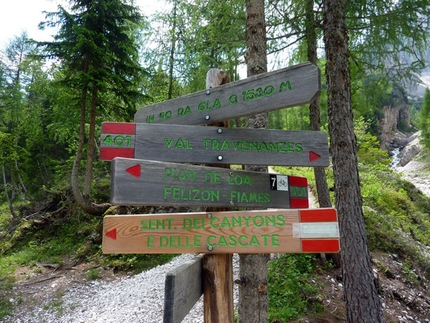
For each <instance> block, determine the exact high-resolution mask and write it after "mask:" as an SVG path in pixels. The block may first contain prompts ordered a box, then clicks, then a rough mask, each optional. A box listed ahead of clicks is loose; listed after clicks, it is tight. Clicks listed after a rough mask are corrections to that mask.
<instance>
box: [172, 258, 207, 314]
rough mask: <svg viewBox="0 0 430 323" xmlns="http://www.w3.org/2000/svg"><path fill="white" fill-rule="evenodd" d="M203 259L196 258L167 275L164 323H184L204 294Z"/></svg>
mask: <svg viewBox="0 0 430 323" xmlns="http://www.w3.org/2000/svg"><path fill="white" fill-rule="evenodd" d="M202 267H203V259H202V257H201V256H196V257H194V258H193V259H192V260H190V261H187V262H186V263H184V264H182V265H181V266H179V267H177V268H175V269H174V270H173V271H171V272H169V273H167V274H166V282H165V286H166V287H165V289H164V311H163V323H177V322H182V320H183V319H184V317H185V316H186V315H187V314H188V312H189V311H190V310H191V308H192V307H193V306H194V304H195V303H196V302H197V301H198V300H199V299H200V296H201V295H202V294H203V277H202Z"/></svg>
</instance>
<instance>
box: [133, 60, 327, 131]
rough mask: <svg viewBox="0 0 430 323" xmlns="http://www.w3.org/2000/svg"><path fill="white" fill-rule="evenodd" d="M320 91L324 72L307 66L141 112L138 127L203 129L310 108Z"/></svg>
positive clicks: (261, 76)
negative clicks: (157, 125) (259, 115)
mask: <svg viewBox="0 0 430 323" xmlns="http://www.w3.org/2000/svg"><path fill="white" fill-rule="evenodd" d="M319 91H320V70H319V69H318V67H317V66H316V65H314V64H311V63H309V62H308V63H303V64H299V65H295V66H291V67H287V68H284V69H280V70H277V71H274V72H270V73H264V74H260V75H256V76H254V77H250V78H247V79H244V80H240V81H237V82H233V83H228V84H225V85H221V86H217V87H215V88H211V89H208V90H205V91H200V92H196V93H193V94H191V95H187V96H183V97H180V98H176V99H171V100H167V101H164V102H161V103H156V104H153V105H150V106H147V107H144V108H141V109H139V110H138V111H137V112H136V114H135V115H134V121H135V122H137V123H169V124H183V125H202V124H209V123H214V122H218V121H222V120H228V119H233V118H237V117H242V116H246V115H250V114H255V113H262V112H268V111H273V110H279V109H283V108H288V107H294V106H299V105H303V104H307V103H309V102H311V101H312V100H313V98H314V97H315V96H316V95H317V94H318V93H319Z"/></svg>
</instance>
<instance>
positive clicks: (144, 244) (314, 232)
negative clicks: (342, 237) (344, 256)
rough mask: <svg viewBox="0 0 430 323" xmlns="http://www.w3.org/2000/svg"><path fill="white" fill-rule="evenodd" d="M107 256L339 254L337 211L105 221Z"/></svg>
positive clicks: (204, 214)
mask: <svg viewBox="0 0 430 323" xmlns="http://www.w3.org/2000/svg"><path fill="white" fill-rule="evenodd" d="M103 232H104V234H103V252H104V253H200V252H206V253H208V252H209V253H272V252H274V253H319V252H330V253H334V252H339V250H340V245H339V226H338V222H337V213H336V210H335V209H333V208H324V209H296V210H294V209H277V210H253V211H230V212H199V213H174V214H172V213H164V214H146V215H114V216H106V217H105V218H104V222H103Z"/></svg>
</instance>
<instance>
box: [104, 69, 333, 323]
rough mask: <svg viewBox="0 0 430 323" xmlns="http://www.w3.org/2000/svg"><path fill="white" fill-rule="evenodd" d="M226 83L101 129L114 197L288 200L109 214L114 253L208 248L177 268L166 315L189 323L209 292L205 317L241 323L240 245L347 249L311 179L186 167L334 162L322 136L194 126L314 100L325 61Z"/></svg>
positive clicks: (156, 201)
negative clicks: (236, 299)
mask: <svg viewBox="0 0 430 323" xmlns="http://www.w3.org/2000/svg"><path fill="white" fill-rule="evenodd" d="M210 72H211V71H210ZM212 72H213V71H212ZM216 73H217V71H215V74H216ZM208 74H209V73H208ZM224 74H225V73H224ZM224 74H223V75H224ZM215 76H216V75H215ZM224 76H225V75H224ZM222 83H224V80H223V81H222V82H221V83H218V84H222ZM218 84H215V83H214V84H213V85H211V86H214V87H210V86H209V85H208V87H210V88H209V89H207V90H205V91H200V92H197V93H193V94H191V95H187V96H183V97H180V98H176V99H171V100H168V101H164V102H161V103H156V104H153V105H150V106H147V107H144V108H141V109H139V110H138V111H137V113H136V114H135V117H134V122H135V123H112V122H106V123H104V124H103V126H102V136H101V154H100V157H101V159H103V160H113V166H112V191H111V202H112V203H113V204H122V205H156V206H159V205H172V206H175V205H176V206H184V205H187V206H205V207H209V208H210V207H214V208H215V207H221V208H222V207H244V208H249V207H257V208H278V209H269V210H258V211H257V210H252V211H223V210H222V209H221V210H219V209H218V210H216V209H213V211H209V208H208V209H207V210H208V211H207V212H199V213H176V214H172V213H165V214H146V215H115V216H106V217H105V218H104V222H103V243H102V247H103V252H104V253H125V254H127V253H128V254H136V253H173V254H177V253H201V252H202V253H205V256H204V258H203V260H202V259H201V258H195V259H194V260H193V261H192V262H190V263H187V264H184V265H183V266H181V267H179V268H177V269H176V270H175V271H174V272H172V273H170V274H168V275H167V277H166V290H165V292H166V294H165V309H164V318H163V319H164V322H165V323H173V322H175V323H176V322H181V321H182V319H183V318H184V317H185V315H186V314H187V313H188V311H189V310H190V309H191V307H192V306H193V305H194V303H195V302H196V301H197V300H198V298H199V297H200V295H201V294H202V290H204V295H205V297H204V311H205V314H204V321H205V323H208V322H211V323H220V322H221V321H222V322H227V321H228V322H233V299H232V297H233V295H232V294H233V292H232V291H233V288H232V285H233V278H232V277H233V276H232V265H231V259H232V258H231V257H232V253H272V252H274V253H320V252H338V251H339V249H340V246H339V227H338V223H337V213H336V210H335V209H332V208H327V209H314V210H310V209H306V208H308V207H309V201H308V191H307V179H306V178H303V177H297V176H286V175H277V174H267V173H257V172H245V171H238V170H233V169H228V168H214V167H206V166H195V165H189V164H178V163H187V162H189V163H200V164H202V163H207V164H211V165H215V164H222V165H223V166H224V167H227V166H226V165H229V164H239V165H243V164H260V165H284V166H310V167H317V166H328V162H329V153H328V143H327V135H326V134H324V133H321V132H314V131H280V130H263V129H231V128H223V127H218V126H214V127H195V126H193V125H211V124H213V123H218V122H222V121H225V120H229V119H233V118H238V117H242V116H246V115H250V114H256V113H262V112H269V111H273V110H279V109H283V108H288V107H293V106H298V105H302V104H307V103H310V102H311V101H312V100H313V99H314V97H315V96H316V95H318V93H319V91H320V72H319V69H318V67H317V66H316V65H314V64H311V63H309V62H308V63H303V64H299V65H296V66H292V67H288V68H284V69H281V70H277V71H274V72H270V73H265V74H260V75H257V76H254V77H251V78H247V79H244V80H241V81H237V82H234V83H228V84H224V85H221V86H217V85H218ZM157 124H168V125H157ZM201 284H203V287H204V288H203V289H202V285H201ZM221 312H222V313H221ZM219 314H222V315H219Z"/></svg>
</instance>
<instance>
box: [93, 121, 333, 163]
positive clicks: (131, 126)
mask: <svg viewBox="0 0 430 323" xmlns="http://www.w3.org/2000/svg"><path fill="white" fill-rule="evenodd" d="M100 146H101V149H100V159H102V160H112V159H113V158H114V157H127V158H137V159H148V160H156V161H167V162H184V163H186V162H191V163H202V164H242V165H243V164H258V165H269V166H270V165H271V166H274V165H282V166H307V167H317V166H323V167H325V166H328V165H329V150H328V139H327V134H326V133H324V132H320V131H284V130H267V129H240V128H221V127H201V126H181V125H160V124H144V123H112V122H104V123H103V125H102V136H101V143H100Z"/></svg>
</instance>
